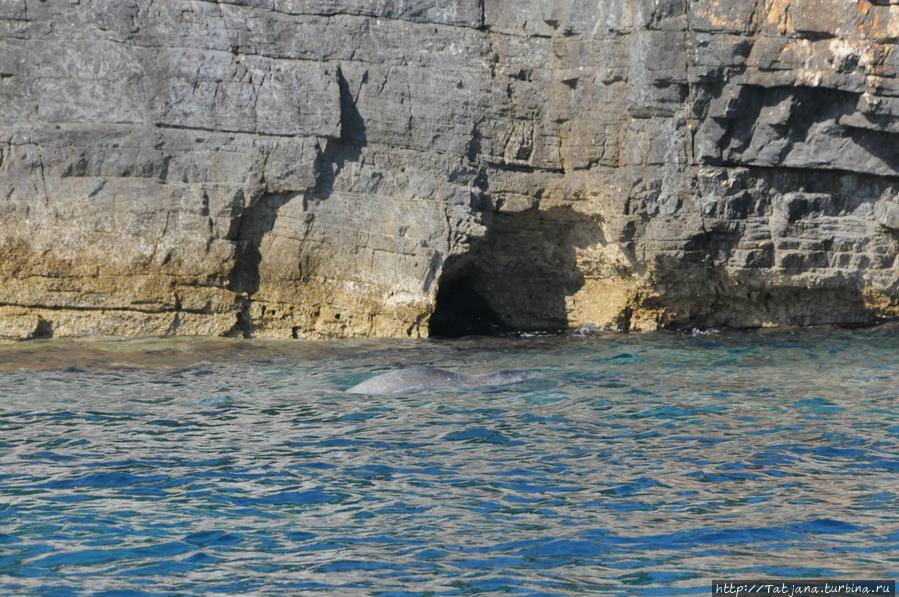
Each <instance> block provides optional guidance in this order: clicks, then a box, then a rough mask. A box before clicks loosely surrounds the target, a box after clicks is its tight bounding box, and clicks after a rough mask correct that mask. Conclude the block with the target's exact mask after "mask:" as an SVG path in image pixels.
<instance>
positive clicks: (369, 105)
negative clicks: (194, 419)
mask: <svg viewBox="0 0 899 597" xmlns="http://www.w3.org/2000/svg"><path fill="white" fill-rule="evenodd" d="M897 41H899V2H897V1H896V0H876V1H875V0H858V1H855V0H853V1H847V0H694V1H690V2H684V1H683V0H603V1H601V2H597V1H595V0H594V1H592V2H586V1H583V0H569V1H566V2H561V1H557V0H546V1H540V0H440V1H435V0H431V1H425V0H404V1H399V0H378V1H376V2H371V1H369V0H294V1H289V0H233V1H224V0H223V1H219V2H210V1H199V0H194V1H188V0H164V1H161V0H155V1H154V0H131V1H128V2H124V1H119V0H80V2H79V1H78V0H72V1H71V2H40V1H37V0H8V1H6V2H3V3H2V4H0V106H2V109H0V216H2V217H0V337H7V338H31V337H46V336H69V335H86V334H115V335H164V334H214V335H253V336H274V337H336V336H371V335H375V336H424V335H427V334H428V333H429V331H431V330H430V326H429V322H431V321H433V322H434V324H435V325H434V326H433V327H434V330H433V331H435V332H436V333H440V334H446V335H453V334H454V332H458V333H471V332H485V331H494V330H496V329H503V328H515V329H540V328H560V327H567V326H582V325H590V326H596V327H605V328H614V329H624V330H628V329H629V330H651V329H656V328H659V327H670V326H674V327H678V326H689V327H693V326H696V327H708V326H734V327H750V326H763V325H776V324H797V325H809V324H819V323H850V324H861V323H869V322H872V321H875V320H876V319H878V318H883V317H890V316H895V315H897V314H899V263H897V254H899V80H897V73H899V51H897V50H896V48H897Z"/></svg>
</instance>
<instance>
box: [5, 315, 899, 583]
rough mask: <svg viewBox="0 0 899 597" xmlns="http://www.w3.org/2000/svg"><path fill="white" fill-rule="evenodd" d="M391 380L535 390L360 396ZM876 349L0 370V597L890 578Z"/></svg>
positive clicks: (623, 340) (718, 349)
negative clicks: (505, 372)
mask: <svg viewBox="0 0 899 597" xmlns="http://www.w3.org/2000/svg"><path fill="white" fill-rule="evenodd" d="M408 365H437V366H440V367H444V368H448V369H451V370H454V371H460V372H467V373H483V372H487V371H494V370H497V369H504V368H516V369H527V370H531V371H539V372H541V373H542V375H541V376H540V377H538V378H537V379H531V380H527V381H524V382H522V383H518V384H514V385H509V386H503V387H497V388H484V389H481V390H475V391H463V390H453V391H441V392H434V391H431V392H419V393H412V394H409V395H400V396H357V395H350V394H345V393H344V392H343V390H344V389H346V388H348V387H350V386H352V385H354V384H356V383H358V382H360V381H362V380H364V379H366V378H367V377H370V376H371V375H373V374H376V373H379V372H384V371H388V370H392V369H394V368H396V367H400V366H408ZM897 374H899V327H896V326H882V327H879V328H872V329H865V330H853V331H847V330H827V329H819V330H805V331H801V332H797V331H793V332H754V333H739V334H737V333H718V334H700V335H689V334H684V335H678V334H667V333H666V334H650V335H646V336H600V335H594V336H586V337H578V336H570V335H569V336H537V337H531V338H490V339H486V338H481V339H475V340H467V339H463V340H457V341H443V342H437V341H430V342H424V341H420V342H403V341H342V342H318V343H313V342H305V343H304V342H283V343H282V342H257V341H252V342H251V341H232V340H208V339H206V340H185V339H169V340H130V341H126V340H102V341H96V340H95V341H40V342H32V343H26V344H15V345H3V346H0V594H32V595H81V594H100V595H104V594H105V595H170V594H178V595H206V594H215V593H219V594H258V595H288V594H289V595H307V594H308V595H314V594H331V595H367V594H371V595H468V594H475V593H503V592H505V593H511V594H516V595H576V594H608V595H680V594H699V593H704V594H708V592H709V588H710V584H711V582H712V580H713V579H720V578H762V577H776V578H811V577H818V578H896V577H899V507H897V505H899V500H897V492H899V489H897V480H899V409H897V383H896V378H897Z"/></svg>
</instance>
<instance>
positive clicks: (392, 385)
mask: <svg viewBox="0 0 899 597" xmlns="http://www.w3.org/2000/svg"><path fill="white" fill-rule="evenodd" d="M538 375H539V374H538V373H534V372H530V371H518V370H513V369H507V370H504V371H497V372H496V373H480V374H473V375H470V374H465V373H453V372H452V371H447V370H446V369H438V368H437V367H422V366H415V367H407V368H405V369H398V370H397V371H391V372H389V373H383V374H381V375H376V376H374V377H372V378H369V379H366V380H365V381H363V382H362V383H360V384H356V385H355V386H353V387H352V388H349V389H348V390H347V392H349V393H350V394H406V393H409V392H416V391H420V390H443V389H450V388H455V389H460V390H471V389H475V388H483V387H487V386H504V385H508V384H513V383H518V382H520V381H524V380H526V379H532V378H534V377H537V376H538Z"/></svg>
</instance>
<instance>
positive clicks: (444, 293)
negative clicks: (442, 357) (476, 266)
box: [428, 275, 506, 338]
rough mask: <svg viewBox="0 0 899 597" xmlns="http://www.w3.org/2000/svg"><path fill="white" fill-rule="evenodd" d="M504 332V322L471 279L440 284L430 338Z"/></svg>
mask: <svg viewBox="0 0 899 597" xmlns="http://www.w3.org/2000/svg"><path fill="white" fill-rule="evenodd" d="M505 330H506V326H505V324H504V323H503V321H502V319H501V318H500V316H499V315H498V314H497V313H496V311H494V310H493V308H492V307H491V306H490V303H488V302H487V299H485V298H484V297H483V296H481V294H480V293H479V292H478V290H477V288H476V287H475V283H474V280H473V278H472V277H471V276H468V275H461V276H460V275H457V276H455V277H454V278H453V279H451V280H447V281H444V282H442V283H441V285H440V289H439V290H438V291H437V306H436V308H435V310H434V313H433V314H432V315H431V320H430V323H429V325H428V335H429V336H431V337H432V338H459V337H461V336H487V335H491V334H497V333H500V332H503V331H505Z"/></svg>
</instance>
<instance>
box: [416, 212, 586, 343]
mask: <svg viewBox="0 0 899 597" xmlns="http://www.w3.org/2000/svg"><path fill="white" fill-rule="evenodd" d="M485 224H486V233H485V234H484V236H482V237H477V238H472V239H471V240H470V243H469V250H468V252H466V253H463V254H460V255H454V256H452V257H450V258H449V259H447V260H446V263H445V264H444V267H443V273H442V274H441V276H440V278H439V279H438V282H437V288H438V290H437V297H436V306H435V311H434V313H433V315H431V320H430V325H429V335H430V336H432V337H443V338H456V337H459V336H468V335H491V334H499V333H503V332H510V331H536V330H561V329H566V328H567V327H568V324H569V322H568V313H567V310H566V297H568V296H571V295H572V294H574V293H575V292H576V291H577V290H578V289H579V288H581V287H582V286H583V284H584V278H583V276H582V275H581V272H580V270H579V269H578V265H577V248H579V247H586V246H591V245H593V244H595V243H596V242H597V241H599V240H601V239H602V234H601V231H600V229H599V226H598V223H597V222H596V220H595V219H594V218H593V217H591V216H587V215H583V214H579V213H577V212H575V211H574V210H573V209H571V208H570V207H553V208H550V209H546V210H541V209H537V208H531V209H528V210H524V211H520V212H493V213H491V214H490V215H489V216H488V217H487V218H486V222H485Z"/></svg>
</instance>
